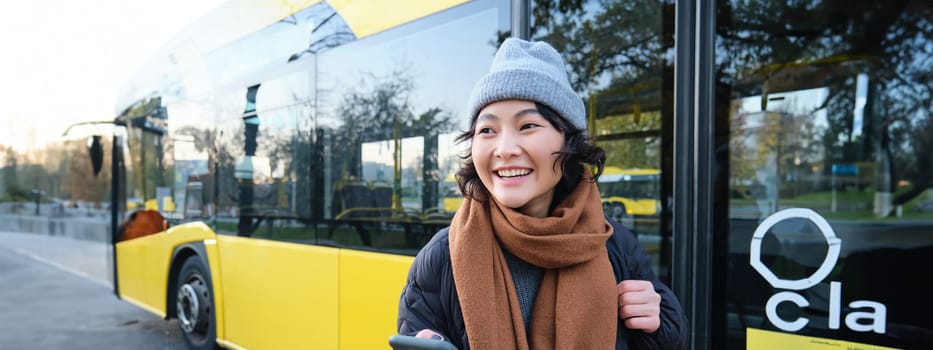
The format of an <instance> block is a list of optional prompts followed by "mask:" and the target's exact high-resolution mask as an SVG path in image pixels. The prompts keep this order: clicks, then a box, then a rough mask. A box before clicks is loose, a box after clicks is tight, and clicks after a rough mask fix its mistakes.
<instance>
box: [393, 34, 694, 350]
mask: <svg viewBox="0 0 933 350" xmlns="http://www.w3.org/2000/svg"><path fill="white" fill-rule="evenodd" d="M469 107H470V112H469V116H470V118H471V121H470V125H471V127H470V129H469V130H468V131H466V132H464V133H463V134H462V135H461V136H460V137H459V139H458V140H459V141H467V140H468V141H469V142H470V153H469V155H468V156H467V157H466V160H465V163H464V165H463V167H462V168H461V169H460V171H459V172H458V174H457V175H458V182H459V185H460V190H461V192H463V195H464V196H465V197H466V200H465V201H464V202H463V205H462V206H461V207H460V209H459V210H458V211H457V213H456V215H455V216H454V218H453V220H452V221H451V224H450V227H448V228H445V229H442V230H441V231H440V232H438V233H437V234H436V235H435V236H434V237H433V238H432V239H431V241H430V242H428V244H427V245H425V247H424V248H423V249H422V250H421V251H420V252H419V253H418V256H417V257H416V258H415V261H414V263H413V264H412V267H411V271H410V272H409V275H408V280H407V284H406V286H405V288H404V290H403V291H402V296H401V300H400V302H399V319H398V327H399V333H400V334H407V335H415V336H417V337H422V338H435V339H444V340H447V341H450V342H451V343H453V344H454V345H455V346H457V348H459V349H470V348H472V349H679V348H683V347H685V346H686V334H685V329H686V327H685V323H686V320H685V318H684V316H683V312H682V311H681V308H680V305H679V303H678V301H677V300H676V298H675V297H674V295H673V293H672V292H671V291H670V289H669V288H668V287H667V286H665V285H664V284H662V283H661V282H660V281H658V280H657V278H656V277H655V275H654V272H653V271H652V269H651V262H650V258H649V256H648V255H647V254H646V253H645V252H644V250H643V249H642V248H641V247H640V246H639V245H638V241H637V240H636V239H635V237H634V236H633V235H632V234H631V233H630V232H629V231H627V230H626V229H625V228H624V227H623V226H622V225H620V224H618V223H616V222H614V221H611V220H610V219H607V218H606V217H605V216H604V214H603V211H602V204H601V200H600V197H599V191H598V189H597V187H596V178H597V177H598V176H599V174H601V173H602V169H603V163H604V161H605V154H604V153H603V150H602V149H600V148H599V147H596V146H593V145H591V144H590V143H589V141H588V139H587V136H586V131H585V130H586V110H585V107H584V105H583V101H582V100H581V98H580V97H579V96H578V95H577V94H576V93H575V92H574V91H573V89H572V88H571V87H570V84H569V81H568V79H567V74H566V71H565V68H564V62H563V60H562V59H561V57H560V55H559V54H558V53H557V51H556V50H554V48H553V47H551V46H550V45H548V44H546V43H543V42H528V41H524V40H520V39H514V38H511V39H507V40H506V41H505V42H504V43H502V46H501V47H500V48H499V50H498V51H497V53H496V56H495V58H494V59H493V63H492V67H491V70H490V72H489V74H487V75H486V76H485V77H483V78H482V79H481V80H480V81H479V82H478V83H477V84H476V86H475V87H474V89H473V92H472V94H471V96H470V101H469ZM591 169H595V173H594V171H592V170H591Z"/></svg>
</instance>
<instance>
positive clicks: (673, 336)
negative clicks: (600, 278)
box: [606, 219, 687, 350]
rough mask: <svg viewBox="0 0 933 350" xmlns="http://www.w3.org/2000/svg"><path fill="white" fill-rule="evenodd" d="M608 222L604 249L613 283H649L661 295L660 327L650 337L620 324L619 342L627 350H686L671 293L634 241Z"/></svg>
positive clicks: (680, 313)
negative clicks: (609, 230) (609, 233)
mask: <svg viewBox="0 0 933 350" xmlns="http://www.w3.org/2000/svg"><path fill="white" fill-rule="evenodd" d="M609 222H610V223H611V224H612V226H613V229H614V232H615V233H614V234H613V235H612V237H611V238H610V239H609V241H607V242H606V248H607V249H608V250H609V259H610V261H611V262H612V267H613V269H614V270H615V273H616V281H622V280H629V279H635V280H645V281H651V283H652V284H654V289H655V291H656V292H657V293H658V294H660V295H661V326H660V327H659V328H658V330H657V331H656V332H654V333H651V334H648V333H645V332H643V331H639V330H628V329H626V328H625V326H624V325H623V323H622V322H621V321H620V323H619V338H620V339H619V341H620V342H623V341H624V342H626V343H627V345H628V348H630V349H633V350H634V349H640V350H648V349H665V350H666V349H686V348H687V319H686V316H685V315H684V312H683V309H682V308H681V306H680V302H679V301H678V300H677V297H676V296H674V292H672V291H671V289H670V288H669V287H668V286H667V285H665V284H664V283H662V282H661V281H660V280H658V278H657V276H656V275H655V273H654V270H653V268H652V266H651V256H649V255H648V253H646V252H645V250H644V248H642V247H641V244H639V243H638V239H636V238H635V236H634V235H633V234H632V233H631V232H629V231H628V229H626V228H625V227H623V226H622V225H621V224H619V223H617V222H615V221H612V220H611V219H610V220H609ZM623 339H624V340H623ZM619 345H621V344H619Z"/></svg>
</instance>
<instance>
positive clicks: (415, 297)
mask: <svg viewBox="0 0 933 350" xmlns="http://www.w3.org/2000/svg"><path fill="white" fill-rule="evenodd" d="M453 286H454V282H453V274H452V272H451V269H450V248H449V246H448V240H447V229H446V228H445V229H443V230H441V231H440V232H438V233H437V234H435V236H434V238H432V239H431V241H430V242H428V244H426V245H425V246H424V248H422V249H421V251H420V252H418V255H417V256H416V257H415V261H414V262H412V265H411V269H410V270H409V271H408V279H407V281H406V283H405V287H404V289H402V296H401V298H400V300H399V305H398V333H399V334H405V335H415V334H416V333H418V331H420V330H422V329H431V330H434V331H435V332H438V333H440V334H441V335H443V336H444V337H445V338H447V339H448V340H449V341H450V342H452V343H453V344H454V345H455V346H457V347H458V348H460V349H463V348H464V347H463V346H462V344H461V343H465V341H466V333H465V332H464V331H463V326H462V321H460V322H457V321H458V318H462V315H461V312H460V310H459V303H458V302H457V296H456V292H455V291H454V288H453Z"/></svg>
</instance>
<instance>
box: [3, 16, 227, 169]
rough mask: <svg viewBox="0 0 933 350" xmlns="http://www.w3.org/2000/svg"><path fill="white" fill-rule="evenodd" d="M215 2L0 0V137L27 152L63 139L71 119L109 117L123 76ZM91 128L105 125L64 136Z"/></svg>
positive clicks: (81, 119)
mask: <svg viewBox="0 0 933 350" xmlns="http://www.w3.org/2000/svg"><path fill="white" fill-rule="evenodd" d="M221 2H222V1H221V0H159V1H142V0H88V1H73V0H14V1H3V2H0V47H2V50H0V52H2V54H0V106H2V108H0V144H2V145H7V146H13V147H14V148H15V149H17V150H18V151H20V152H26V151H30V150H34V149H38V148H42V147H44V145H46V144H48V143H61V142H63V141H64V140H65V139H64V138H63V137H62V133H63V132H64V131H65V129H67V128H68V126H69V125H71V124H74V123H79V122H85V121H98V120H112V119H113V117H114V109H115V103H116V97H117V94H118V91H119V89H120V87H121V86H122V85H123V83H124V82H125V81H126V80H127V79H129V77H130V76H131V75H132V74H133V73H135V72H136V71H137V70H138V69H139V68H140V66H141V65H142V64H143V63H144V62H145V60H146V59H147V58H148V57H149V56H151V55H153V54H154V53H155V52H156V51H158V49H159V48H161V47H162V46H163V45H164V44H165V43H166V42H168V41H169V39H171V38H172V37H173V36H174V35H175V34H176V33H177V32H179V31H180V30H181V29H183V28H184V27H185V26H187V25H188V24H190V23H191V22H193V21H194V20H196V19H198V18H199V17H201V16H202V15H204V14H205V13H207V12H208V11H210V10H211V9H213V8H214V7H216V6H217V5H219V4H220V3H221ZM95 131H96V132H108V131H109V129H105V130H103V131H100V130H94V128H79V129H75V130H74V133H70V138H76V137H80V136H87V135H88V133H91V132H95ZM82 134H83V135H82Z"/></svg>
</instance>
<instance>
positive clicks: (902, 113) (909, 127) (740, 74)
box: [716, 1, 933, 349]
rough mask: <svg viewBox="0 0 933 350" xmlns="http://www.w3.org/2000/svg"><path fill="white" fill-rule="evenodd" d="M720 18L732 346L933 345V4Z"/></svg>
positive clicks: (841, 6) (789, 5) (807, 4)
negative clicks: (928, 274)
mask: <svg viewBox="0 0 933 350" xmlns="http://www.w3.org/2000/svg"><path fill="white" fill-rule="evenodd" d="M717 13H718V14H719V17H718V18H717V42H716V47H717V52H716V65H717V67H716V68H717V80H718V81H717V90H716V92H717V95H716V96H717V118H716V120H717V130H719V131H720V132H718V133H717V134H718V135H721V139H717V152H718V153H719V154H717V159H719V160H720V161H721V163H720V164H718V168H719V169H726V168H728V172H721V174H722V175H721V176H723V178H720V179H718V180H720V181H718V183H725V184H727V185H725V186H724V188H721V189H719V191H718V193H719V194H720V195H721V196H723V197H726V198H727V200H726V201H718V202H723V203H728V208H727V210H722V211H721V212H722V214H723V215H728V218H729V220H728V226H727V227H720V228H719V230H728V254H729V255H728V269H727V270H726V271H727V275H726V281H727V289H726V294H725V295H723V296H722V297H724V298H725V302H726V306H727V308H728V316H727V319H726V324H727V332H728V337H727V339H728V340H727V343H728V348H731V349H741V348H749V349H752V348H761V347H762V346H764V344H767V347H770V348H773V347H779V348H798V347H801V346H812V345H795V344H815V343H821V344H837V346H839V347H844V348H881V347H896V348H911V349H919V348H931V347H933V322H931V321H930V318H929V315H930V314H931V312H933V303H930V302H928V301H927V300H928V294H929V293H927V292H926V291H925V290H924V289H923V288H918V287H917V283H918V282H916V281H917V278H918V277H920V278H922V276H920V275H917V273H922V272H915V271H920V270H916V269H917V268H921V269H922V268H923V267H926V266H929V265H930V263H931V262H933V260H931V259H930V256H933V255H931V254H933V235H930V234H929V232H930V231H933V183H931V174H933V162H931V159H930V155H931V154H933V142H931V140H933V137H931V135H933V120H931V115H933V114H931V109H933V84H930V67H931V63H933V4H931V3H930V2H928V1H901V2H897V3H884V4H881V3H878V2H874V1H848V2H827V1H804V2H798V1H787V2H781V1H720V2H719V10H718V11H717ZM726 137H728V139H726ZM726 154H728V156H726ZM726 174H728V175H726ZM804 337H811V338H804Z"/></svg>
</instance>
